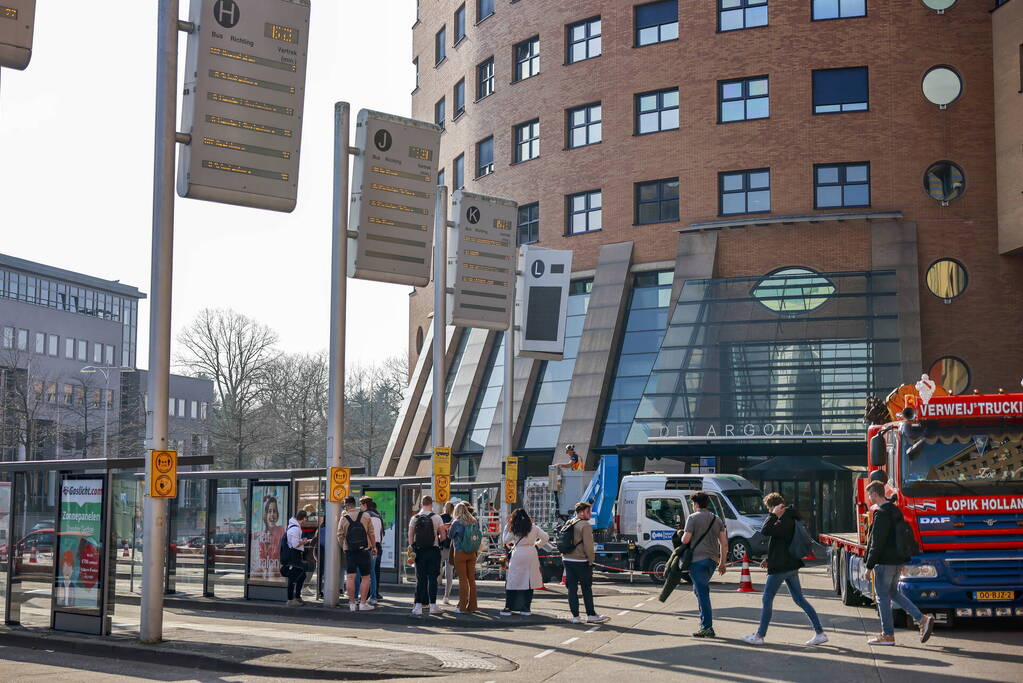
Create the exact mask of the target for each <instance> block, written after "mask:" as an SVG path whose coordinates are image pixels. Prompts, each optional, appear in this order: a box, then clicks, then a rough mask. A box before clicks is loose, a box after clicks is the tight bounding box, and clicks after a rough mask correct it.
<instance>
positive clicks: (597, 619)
mask: <svg viewBox="0 0 1023 683" xmlns="http://www.w3.org/2000/svg"><path fill="white" fill-rule="evenodd" d="M610 618H611V617H605V616H604V615H603V614H594V615H592V616H588V617H586V623H587V624H603V623H604V622H605V621H608V620H609V619H610Z"/></svg>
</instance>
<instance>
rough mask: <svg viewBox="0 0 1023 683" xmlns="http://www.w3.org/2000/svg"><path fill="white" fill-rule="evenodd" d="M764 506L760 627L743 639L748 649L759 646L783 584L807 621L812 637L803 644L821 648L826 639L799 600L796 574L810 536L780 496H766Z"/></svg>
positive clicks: (813, 614)
mask: <svg viewBox="0 0 1023 683" xmlns="http://www.w3.org/2000/svg"><path fill="white" fill-rule="evenodd" d="M764 505H766V506H767V509H768V510H769V511H770V513H771V514H770V515H769V516H768V517H767V521H765V522H764V528H763V529H762V533H763V534H764V536H767V537H768V538H769V539H770V540H771V544H770V546H769V547H768V549H767V559H766V560H765V561H764V563H763V564H762V565H761V566H765V567H766V568H767V582H766V583H765V584H764V602H763V609H761V611H760V627H759V628H758V629H757V631H756V633H751V634H750V635H748V636H743V637H742V639H743V640H744V641H746V642H747V643H749V644H750V645H763V644H764V636H766V635H767V627H768V625H770V623H771V616H772V612H773V610H772V607H773V605H774V596H775V595H777V594H778V589H779V588H781V585H782V584H783V583H784V584H785V585H787V586H788V587H789V595H790V596H792V602H794V603H796V604H797V605H799V606H800V607H801V608H802V609H803V611H804V612H806V616H807V617H808V618H809V619H810V626H812V627H813V631H814V637H813V638H811V639H810V640H808V641H806V644H807V645H821V644H823V643H826V642H828V637H827V635H825V633H824V629H823V628H821V620H820V618H819V617H818V616H817V612H816V610H814V608H813V606H812V605H811V604H810V603H809V602H807V601H806V598H805V597H803V589H802V587H801V586H800V585H799V570H800V568H801V567H803V558H804V557H806V556H807V554H809V552H810V534H809V533H808V532H807V530H806V527H805V526H803V523H802V521H801V517H800V516H799V512H797V511H796V509H795V508H791V507H788V506H786V505H785V499H784V498H782V497H781V494H780V493H769V494H767V497H766V498H764Z"/></svg>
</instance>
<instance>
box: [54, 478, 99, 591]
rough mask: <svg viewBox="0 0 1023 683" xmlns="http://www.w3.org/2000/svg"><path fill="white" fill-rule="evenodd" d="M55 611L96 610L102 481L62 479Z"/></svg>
mask: <svg viewBox="0 0 1023 683" xmlns="http://www.w3.org/2000/svg"><path fill="white" fill-rule="evenodd" d="M59 515H60V518H59V526H58V530H59V531H58V537H59V542H58V545H57V557H56V558H55V559H56V563H57V584H56V586H55V590H54V599H55V600H56V609H57V610H60V611H65V610H68V609H71V610H98V609H99V607H100V604H99V601H100V583H101V582H100V576H101V574H100V566H101V557H102V554H103V480H102V479H72V478H66V479H64V480H62V482H61V487H60V512H59Z"/></svg>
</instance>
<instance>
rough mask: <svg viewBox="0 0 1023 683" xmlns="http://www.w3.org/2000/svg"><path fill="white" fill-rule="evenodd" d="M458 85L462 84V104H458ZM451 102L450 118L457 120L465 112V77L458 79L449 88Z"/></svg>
mask: <svg viewBox="0 0 1023 683" xmlns="http://www.w3.org/2000/svg"><path fill="white" fill-rule="evenodd" d="M458 86H462V106H461V107H459V106H458ZM451 103H452V105H454V111H452V112H451V120H452V121H457V120H458V119H460V118H461V117H462V115H463V114H465V79H464V78H462V79H460V80H459V81H458V82H457V83H455V87H454V88H452V89H451Z"/></svg>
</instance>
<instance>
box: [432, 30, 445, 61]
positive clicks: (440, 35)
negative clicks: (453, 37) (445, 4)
mask: <svg viewBox="0 0 1023 683" xmlns="http://www.w3.org/2000/svg"><path fill="white" fill-rule="evenodd" d="M447 40H448V27H447V26H441V27H440V30H439V31H437V35H436V36H434V38H433V63H434V65H435V66H436V65H437V64H440V63H441V62H443V61H444V59H445V58H446V57H447V56H448V53H447V45H445V43H446V42H447Z"/></svg>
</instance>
